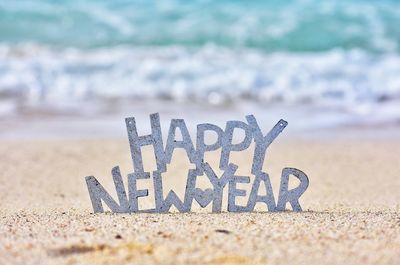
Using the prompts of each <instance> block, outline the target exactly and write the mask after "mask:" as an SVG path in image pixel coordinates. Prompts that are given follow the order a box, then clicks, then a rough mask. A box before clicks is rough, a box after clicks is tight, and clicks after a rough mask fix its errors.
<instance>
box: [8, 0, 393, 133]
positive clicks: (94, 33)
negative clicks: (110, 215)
mask: <svg viewBox="0 0 400 265" xmlns="http://www.w3.org/2000/svg"><path fill="white" fill-rule="evenodd" d="M399 25H400V2H399V1H395V0H382V1H372V0H371V1H359V0H351V1H328V0H327V1H317V0H303V1H225V0H221V1H206V0H202V1H200V0H198V1H172V0H169V1H125V0H115V1H106V0H93V1H77V0H70V1H66V0H65V1H64V0H62V1H50V0H33V1H26V0H18V1H10V0H0V137H3V138H4V137H5V138H7V137H11V138H12V137H25V136H27V137H30V136H43V137H49V136H60V135H63V136H72V135H78V136H82V135H83V136H84V135H87V136H89V135H100V136H109V135H125V130H124V129H123V128H124V122H123V118H124V117H126V116H135V117H138V118H143V119H145V120H146V121H148V114H149V113H153V112H160V114H161V116H162V118H163V117H167V118H170V117H177V118H178V117H183V118H186V119H188V120H189V123H190V121H193V122H194V123H200V122H205V121H210V122H216V123H217V124H219V123H222V122H223V121H225V120H227V119H244V115H246V114H251V113H253V114H255V115H256V117H257V118H258V119H259V120H261V122H265V123H266V124H267V125H268V126H269V127H271V126H270V125H273V123H274V122H276V121H278V120H279V119H280V118H284V119H287V120H288V121H289V125H290V126H292V129H293V130H294V131H299V132H304V131H309V130H319V129H332V128H340V127H343V126H346V127H348V126H352V127H362V128H364V127H379V128H382V126H386V127H392V126H395V127H396V126H398V124H399V122H400V26H399ZM163 115H164V116H163ZM146 124H147V123H146Z"/></svg>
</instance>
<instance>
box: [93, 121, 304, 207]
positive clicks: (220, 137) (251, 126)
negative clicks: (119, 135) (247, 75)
mask: <svg viewBox="0 0 400 265" xmlns="http://www.w3.org/2000/svg"><path fill="white" fill-rule="evenodd" d="M246 120H247V123H245V122H242V121H228V122H227V123H226V127H225V130H222V129H221V128H220V127H218V126H216V125H214V124H209V123H203V124H199V125H197V140H196V145H194V144H193V142H192V139H191V138H190V135H189V131H188V129H187V127H186V124H185V121H184V120H183V119H173V120H172V121H171V124H170V128H169V133H168V138H167V142H166V145H165V148H164V143H163V138H162V133H161V126H160V117H159V114H158V113H155V114H151V115H150V121H151V134H150V135H142V136H139V135H138V132H137V128H136V121H135V118H126V119H125V121H126V127H127V131H128V138H129V146H130V150H131V156H132V161H133V168H134V172H133V173H131V174H128V192H127V191H126V189H125V186H124V181H123V179H122V176H121V173H120V170H119V167H118V166H117V167H114V168H113V169H112V177H113V181H114V185H115V189H116V192H117V196H118V201H119V203H117V202H116V201H115V200H114V199H113V198H112V197H111V196H110V195H109V193H108V192H107V191H106V190H105V189H104V187H103V186H102V185H101V184H100V183H99V182H98V181H97V179H96V178H95V177H93V176H89V177H86V184H87V187H88V190H89V195H90V199H91V202H92V206H93V210H94V212H95V213H98V212H104V209H103V205H102V201H103V202H104V203H105V204H106V205H107V206H108V207H109V208H110V209H111V211H113V212H118V213H133V212H160V213H164V212H168V211H169V210H170V208H171V206H172V205H174V206H175V207H176V208H177V209H178V211H180V212H189V211H190V210H191V207H192V203H193V200H195V201H196V202H197V203H198V204H199V205H200V206H201V207H203V208H204V207H206V206H207V205H209V204H210V203H212V211H213V212H221V210H222V209H221V208H222V197H223V190H224V188H225V187H227V188H228V209H227V210H228V211H229V212H250V211H253V210H254V207H255V205H256V203H258V202H261V203H265V204H266V205H267V208H268V211H271V212H273V211H284V210H285V208H286V204H287V203H289V204H290V205H291V207H292V209H293V211H301V210H302V209H301V206H300V204H299V198H300V196H301V195H302V194H303V193H304V192H305V190H306V189H307V187H308V184H309V181H308V177H307V176H306V174H304V173H303V172H302V171H300V170H298V169H295V168H284V169H283V170H282V175H281V181H280V189H279V196H278V201H277V203H276V202H275V199H274V194H273V190H272V186H271V182H270V178H269V175H268V174H267V173H265V172H263V171H262V165H263V163H264V159H265V155H266V151H267V149H268V147H269V146H270V144H271V143H272V142H273V141H274V140H275V138H276V137H277V136H278V135H279V134H280V133H281V132H282V131H283V129H284V128H285V127H286V126H287V124H288V123H287V122H286V121H284V120H280V121H279V122H278V123H277V124H276V125H275V126H274V127H273V128H272V129H271V130H270V131H269V132H268V133H267V134H266V135H264V134H263V133H262V132H261V129H260V127H259V125H258V123H257V121H256V119H255V117H254V116H253V115H248V116H246ZM177 130H179V131H180V133H181V135H182V140H176V137H175V135H176V132H177ZM235 130H243V131H244V133H245V137H244V139H243V140H242V141H241V142H240V143H233V141H232V138H233V134H234V131H235ZM206 131H213V132H215V133H216V135H217V140H216V141H215V142H214V143H213V144H206V143H205V139H204V138H205V132H206ZM252 141H254V143H255V149H254V155H253V164H252V169H251V173H252V174H253V175H254V176H255V178H254V181H253V183H252V189H251V192H250V195H249V199H248V203H247V205H246V206H240V205H237V204H235V198H236V197H238V196H246V191H245V190H242V189H238V188H237V184H238V183H250V177H249V176H238V175H236V174H235V172H236V170H237V168H238V166H237V165H235V164H233V163H230V162H229V157H230V154H231V152H233V151H234V152H237V151H243V150H245V149H247V148H248V147H249V146H250V144H251V143H252ZM147 145H152V146H153V147H154V154H155V158H156V164H157V170H155V171H153V172H151V173H152V174H150V172H146V171H144V168H143V156H142V152H141V148H142V147H143V146H147ZM176 148H182V149H184V150H185V151H186V153H187V156H188V158H189V160H190V162H191V163H193V164H194V165H195V169H190V170H189V171H188V174H187V179H186V190H185V195H184V198H183V200H181V199H180V198H179V197H178V196H177V194H176V193H175V192H174V191H173V190H171V191H169V193H168V194H167V196H166V197H165V198H164V196H163V194H164V193H163V181H162V174H163V173H165V172H166V169H167V164H169V163H171V158H172V153H173V152H174V150H175V149H176ZM219 148H221V157H220V161H219V168H220V169H221V170H222V171H223V174H222V175H221V176H217V174H216V173H215V172H214V170H213V169H212V168H211V166H210V165H209V164H208V163H205V162H204V154H205V153H206V152H210V151H214V150H217V149H219ZM203 175H206V176H207V177H208V179H209V180H210V183H211V184H212V189H205V190H202V189H200V188H197V187H196V178H197V177H198V176H203ZM150 176H152V181H153V185H154V194H155V208H154V209H146V210H144V209H139V206H138V199H139V198H140V197H146V196H148V194H149V191H148V190H147V189H138V188H137V181H138V180H141V179H150ZM290 176H294V177H296V178H298V180H299V181H300V184H299V185H298V186H297V187H296V188H294V189H291V190H289V187H288V183H289V177H290ZM260 185H264V186H265V190H266V195H259V192H258V191H259V188H260Z"/></svg>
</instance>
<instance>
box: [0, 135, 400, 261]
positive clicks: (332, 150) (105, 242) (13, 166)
mask: <svg viewBox="0 0 400 265" xmlns="http://www.w3.org/2000/svg"><path fill="white" fill-rule="evenodd" d="M399 150H400V140H398V139H375V140H371V139H364V140H356V139H351V140H346V139H341V140H337V139H336V140H333V139H323V138H322V139H319V140H310V139H309V140H304V139H303V140H295V139H285V140H284V141H282V140H281V139H280V140H277V141H276V142H274V144H273V145H272V146H271V148H270V150H269V154H268V158H267V160H266V163H265V165H264V168H265V170H266V171H267V172H268V173H269V174H270V176H271V178H272V182H273V188H274V192H275V197H277V192H278V185H279V179H280V173H281V170H282V168H284V167H286V166H290V167H296V168H299V169H301V170H302V171H304V172H305V173H307V175H308V176H309V179H310V187H309V189H308V190H307V191H306V193H305V194H304V196H303V197H302V198H301V200H300V202H301V205H302V207H303V210H304V212H302V213H293V212H284V213H268V212H265V207H264V206H263V205H258V206H257V211H258V212H255V213H226V212H225V213H221V214H212V213H210V208H206V209H201V208H200V207H198V206H194V207H193V211H194V212H193V213H188V214H180V213H176V212H173V213H170V214H111V213H104V214H92V213H91V212H92V208H91V203H90V200H89V196H88V192H87V189H86V185H85V182H84V177H85V176H88V175H94V176H96V178H97V179H98V180H99V181H100V182H101V183H102V184H103V185H104V186H105V187H106V188H107V190H109V191H110V193H111V194H112V195H113V196H115V193H114V192H113V186H112V182H111V175H110V171H111V168H112V167H114V166H116V165H119V166H120V167H121V172H122V174H123V175H124V176H126V174H128V173H130V172H131V171H132V166H131V160H130V155H129V147H128V144H127V140H126V139H112V138H109V139H90V140H89V139H75V140H73V139H70V140H23V141H16V140H8V141H5V140H2V141H0V158H1V159H0V168H1V173H0V264H124V263H130V264H288V263H290V264H363V265H364V264H400V163H399V160H398V159H399V155H400V151H399ZM145 151H146V152H147V154H146V155H145V157H146V159H147V160H149V161H150V163H147V164H146V168H152V167H154V161H153V160H152V159H151V158H152V156H151V149H150V148H148V149H146V150H145ZM250 152H251V151H249V152H244V153H236V154H234V156H233V157H232V162H234V163H237V164H238V165H239V173H241V174H242V175H246V174H247V175H248V174H249V172H250V165H251V155H250V154H251V153H250ZM218 158H219V154H218V152H214V153H212V154H209V155H207V157H206V160H207V161H209V162H210V163H211V164H212V165H213V166H215V165H217V161H218ZM173 159H174V160H173V161H174V162H173V163H172V164H171V166H169V171H168V174H166V175H165V176H164V180H165V188H166V189H167V188H171V187H174V188H176V190H177V192H178V193H179V194H182V192H183V185H184V183H185V181H186V173H187V170H188V168H191V167H193V165H191V164H190V163H189V162H188V160H187V158H185V156H184V153H183V152H175V153H174V158H173ZM295 184H296V183H293V185H295ZM140 185H142V188H151V185H150V183H149V182H147V183H146V182H145V181H143V182H142V183H141V184H140ZM201 185H202V187H207V181H205V180H204V181H203V182H202V184H201ZM246 188H248V187H246ZM225 195H226V194H225ZM152 196H153V194H150V197H149V198H147V199H143V200H142V201H141V202H140V206H141V207H143V208H150V207H152V206H154V203H153V201H152ZM224 200H225V201H226V196H225V198H224ZM238 203H243V201H240V200H239V201H238ZM225 206H226V204H225ZM224 209H226V208H224Z"/></svg>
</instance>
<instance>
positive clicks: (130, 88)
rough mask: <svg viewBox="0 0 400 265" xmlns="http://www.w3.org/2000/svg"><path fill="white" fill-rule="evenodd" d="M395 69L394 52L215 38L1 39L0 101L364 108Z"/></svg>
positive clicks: (395, 89) (386, 88) (388, 86)
mask: <svg viewBox="0 0 400 265" xmlns="http://www.w3.org/2000/svg"><path fill="white" fill-rule="evenodd" d="M399 73H400V56H399V55H397V54H380V55H373V54H370V53H366V52H363V51H360V50H351V51H343V50H332V51H329V52H322V53H309V54H307V53H301V54H296V53H272V54H266V53H262V52H259V51H254V50H233V49H225V48H219V47H215V46H205V47H202V48H198V49H189V48H182V47H164V48H128V47H116V48H103V49H96V50H85V51H83V50H76V49H63V50H54V49H49V48H44V47H39V46H34V45H23V46H18V47H10V46H5V45H3V46H1V47H0V104H1V102H3V101H4V102H6V103H4V104H7V108H5V109H7V113H9V112H10V109H13V108H12V107H10V102H14V103H13V104H15V106H16V107H15V108H14V109H15V110H16V111H17V110H18V109H20V107H21V106H30V107H43V106H47V107H49V108H51V107H57V108H65V109H67V107H68V106H71V105H79V104H80V103H81V102H93V101H99V100H100V101H101V100H109V99H126V98H144V99H145V98H159V97H161V98H168V99H171V100H176V101H194V102H200V103H204V102H207V103H210V104H226V103H229V102H234V101H235V100H236V99H239V98H249V99H252V100H255V101H258V102H262V103H263V104H272V103H274V102H284V103H285V104H286V103H287V104H294V103H302V104H316V105H319V106H321V105H328V106H334V107H338V108H346V109H351V110H353V111H355V112H365V109H368V110H370V111H372V110H373V108H374V107H375V106H376V104H380V103H382V102H385V101H390V100H391V99H396V98H400V75H399ZM1 98H3V101H2V100H1ZM382 104H383V103H382ZM0 109H2V108H0ZM399 112H400V107H399Z"/></svg>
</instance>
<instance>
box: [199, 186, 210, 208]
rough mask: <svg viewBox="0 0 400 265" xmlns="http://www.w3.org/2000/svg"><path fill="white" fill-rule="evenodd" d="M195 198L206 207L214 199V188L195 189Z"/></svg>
mask: <svg viewBox="0 0 400 265" xmlns="http://www.w3.org/2000/svg"><path fill="white" fill-rule="evenodd" d="M194 199H195V200H196V201H197V202H198V203H199V204H200V206H201V207H202V208H204V207H206V206H207V205H208V204H209V203H210V202H211V201H212V200H213V199H214V190H213V189H205V190H202V189H199V188H196V189H195V191H194Z"/></svg>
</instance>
